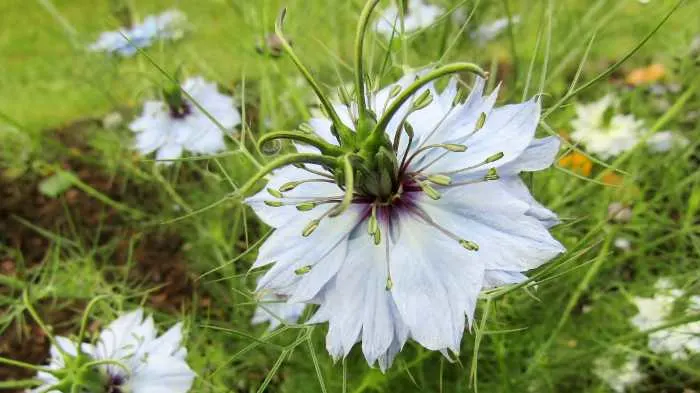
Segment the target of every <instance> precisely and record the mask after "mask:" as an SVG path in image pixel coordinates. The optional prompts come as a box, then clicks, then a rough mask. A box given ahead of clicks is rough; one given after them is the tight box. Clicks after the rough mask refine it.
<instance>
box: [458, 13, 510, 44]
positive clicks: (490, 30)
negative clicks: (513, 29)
mask: <svg viewBox="0 0 700 393" xmlns="http://www.w3.org/2000/svg"><path fill="white" fill-rule="evenodd" d="M511 23H512V24H514V25H516V24H518V23H520V15H515V16H513V18H511V19H508V18H500V19H496V20H494V21H492V22H489V23H485V24H483V25H481V26H479V27H478V28H477V29H476V30H474V31H473V32H472V33H470V37H471V38H472V39H473V40H475V41H476V42H477V43H478V44H479V45H486V44H487V43H488V42H489V41H493V39H495V38H496V37H498V36H499V35H500V34H501V33H503V32H504V31H505V30H506V29H507V28H508V25H509V24H511Z"/></svg>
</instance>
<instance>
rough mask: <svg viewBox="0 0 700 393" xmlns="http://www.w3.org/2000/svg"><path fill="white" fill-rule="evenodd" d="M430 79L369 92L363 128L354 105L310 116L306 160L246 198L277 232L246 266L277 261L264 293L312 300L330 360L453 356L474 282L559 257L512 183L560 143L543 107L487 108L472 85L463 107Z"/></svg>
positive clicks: (548, 158) (539, 218) (488, 99)
mask: <svg viewBox="0 0 700 393" xmlns="http://www.w3.org/2000/svg"><path fill="white" fill-rule="evenodd" d="M428 72H429V71H425V72H421V73H420V74H419V75H408V76H405V77H404V78H402V79H401V80H400V81H398V82H397V83H395V84H392V85H391V86H389V87H386V88H385V89H383V90H381V91H379V92H377V93H375V94H371V95H370V97H369V109H371V111H372V113H374V114H375V115H376V117H377V119H378V120H377V121H378V123H377V124H376V125H371V126H370V128H366V127H364V126H363V124H364V123H361V122H359V123H358V120H357V119H358V117H359V115H358V112H359V110H358V105H357V103H354V104H352V105H351V107H348V106H346V105H344V104H334V105H332V112H333V113H334V115H333V116H332V117H334V116H335V117H336V120H338V121H339V123H336V124H332V123H331V121H330V120H328V119H326V118H314V119H311V120H310V121H309V124H308V125H309V128H311V129H313V131H314V132H315V135H314V134H313V133H308V134H302V135H301V136H300V137H299V138H298V139H301V140H306V141H309V142H308V143H311V144H312V145H314V146H315V147H310V146H306V145H298V150H299V151H300V152H302V153H307V154H306V155H305V156H304V157H307V156H308V157H309V160H308V161H306V162H307V164H305V166H303V167H298V166H286V167H284V168H282V169H279V170H277V171H275V172H274V174H273V176H272V177H271V178H270V180H269V182H268V184H267V190H265V191H261V192H260V193H258V194H257V195H255V196H253V197H251V198H249V199H247V203H248V204H249V205H250V206H252V208H253V209H254V210H255V211H256V213H257V214H258V216H259V217H260V218H261V219H262V220H263V221H264V222H265V223H267V224H268V225H270V226H272V227H274V228H276V231H275V232H274V233H273V234H272V235H271V236H270V238H269V239H267V241H266V242H265V243H264V244H263V246H262V247H261V249H260V251H259V255H258V258H257V261H256V262H255V264H254V266H253V267H254V268H258V267H261V266H266V265H269V264H273V266H272V267H271V269H270V270H268V271H267V273H266V274H265V275H264V276H263V277H262V278H261V280H260V282H259V284H258V290H261V291H267V290H269V291H272V292H274V293H278V294H282V295H285V296H288V297H289V302H292V303H297V302H306V303H318V304H320V308H319V309H318V311H317V312H316V314H315V315H314V316H313V317H312V319H311V320H310V321H309V322H310V323H319V322H323V321H328V323H329V331H328V336H327V342H326V345H327V349H328V350H329V352H330V353H331V355H332V356H333V357H335V358H339V357H343V356H346V355H347V354H348V353H349V352H350V350H351V348H352V347H353V346H354V344H355V343H357V342H359V341H362V351H363V353H364V355H365V358H366V359H367V361H368V363H369V364H374V363H375V362H377V363H378V364H379V366H380V367H381V369H382V370H385V369H386V368H387V367H388V366H389V365H390V364H391V363H392V361H393V359H394V357H395V355H396V354H397V353H398V352H399V351H400V349H401V348H402V346H403V345H404V343H405V342H406V340H407V339H408V338H409V337H410V338H413V339H414V340H416V341H417V342H418V343H420V344H421V345H423V346H424V347H426V348H428V349H431V350H441V351H447V350H451V351H453V352H455V353H456V352H458V351H459V348H460V342H461V338H462V334H463V332H464V329H465V327H466V322H467V321H468V322H469V324H471V323H472V322H473V316H474V309H475V307H476V302H477V298H478V296H479V293H480V291H481V290H482V288H484V287H493V286H500V285H504V284H510V283H517V282H521V281H523V280H525V279H526V277H525V275H524V274H523V273H524V272H526V271H528V270H530V269H534V268H536V267H538V266H540V265H542V264H543V263H545V262H547V261H549V260H550V259H552V258H554V257H555V256H556V255H557V254H559V253H561V252H562V251H564V248H563V247H562V245H561V244H560V243H559V242H558V241H556V240H555V239H554V238H553V237H552V236H551V235H550V234H549V232H548V228H549V227H550V226H551V225H553V224H554V223H556V222H557V217H556V215H555V214H554V213H552V212H551V211H549V210H547V209H546V208H544V207H543V206H542V205H540V204H539V203H537V202H536V201H535V200H534V199H533V197H532V196H531V195H530V193H529V191H528V189H527V187H526V186H525V184H524V183H523V181H522V180H521V179H520V178H519V176H518V174H519V173H520V172H522V171H538V170H542V169H545V168H547V167H549V166H550V165H551V164H552V162H553V160H554V158H555V156H556V153H557V151H558V149H559V140H558V139H557V138H556V137H549V138H544V139H535V130H536V128H537V125H538V122H539V116H540V103H539V101H538V100H536V99H532V100H530V101H527V102H525V103H522V104H514V105H506V106H502V107H494V103H495V101H496V97H497V94H498V93H497V92H493V93H491V94H490V95H488V96H483V93H484V86H485V81H484V80H483V79H481V78H478V79H477V81H476V84H475V86H474V88H473V90H472V92H471V94H470V95H469V97H468V98H467V99H466V101H464V102H463V103H462V102H460V101H459V100H457V99H456V98H457V96H458V89H457V81H456V80H455V79H452V80H451V81H450V83H449V84H448V86H447V87H446V88H445V89H444V91H442V92H438V91H437V90H436V88H435V85H434V84H433V82H427V80H426V79H421V81H422V80H425V81H426V82H420V81H418V82H417V81H416V78H418V77H424V76H425V75H427V74H426V73H428ZM431 75H433V74H431ZM426 78H427V77H426ZM411 86H412V87H411ZM418 86H422V87H420V88H419V87H418ZM413 91H415V94H411V92H413ZM399 92H406V93H404V94H403V95H402V93H399ZM397 96H400V97H402V98H401V101H400V102H399V99H398V98H395V97H397ZM409 97H413V101H410V100H409ZM426 97H428V98H426ZM370 124H374V123H370ZM369 129H371V130H372V131H371V134H368V135H365V136H362V135H363V134H364V133H366V132H368V130H369ZM334 135H335V136H334ZM290 138H291V137H290ZM291 139H294V138H291ZM338 140H341V141H343V142H342V143H341V144H340V146H338V145H337V141H338ZM374 142H377V143H378V144H379V145H374V144H373V143H374ZM353 143H356V144H357V145H353ZM317 148H319V149H321V151H324V150H325V151H326V152H327V153H328V154H330V155H332V154H336V155H338V154H341V153H342V155H339V156H338V157H337V158H332V157H329V156H327V155H324V156H320V155H317V154H313V153H315V152H317V151H318V150H317ZM369 149H377V150H376V153H368V151H370V150H369ZM363 155H364V156H363ZM283 159H284V157H283ZM308 162H312V163H308ZM316 164H321V165H316ZM280 166H282V165H280ZM351 174H352V175H351ZM336 181H337V182H338V183H336ZM465 317H466V318H465Z"/></svg>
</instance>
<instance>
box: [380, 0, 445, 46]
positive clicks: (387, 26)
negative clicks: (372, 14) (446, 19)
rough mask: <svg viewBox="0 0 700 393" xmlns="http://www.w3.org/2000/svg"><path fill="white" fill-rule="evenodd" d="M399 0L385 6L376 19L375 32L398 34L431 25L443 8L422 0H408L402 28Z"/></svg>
mask: <svg viewBox="0 0 700 393" xmlns="http://www.w3.org/2000/svg"><path fill="white" fill-rule="evenodd" d="M399 1H402V0H398V1H393V2H392V3H391V5H390V6H389V7H387V8H386V9H385V10H384V12H383V13H382V15H381V16H380V17H379V20H378V21H377V32H379V33H380V34H383V35H384V36H387V37H390V36H391V35H392V34H393V35H398V34H400V33H401V32H402V31H403V32H405V33H411V32H414V31H417V30H420V29H423V28H426V27H428V26H430V25H432V24H433V23H434V22H435V21H436V20H437V19H438V17H440V15H442V13H443V9H442V8H440V7H438V6H436V5H434V4H429V3H427V2H425V1H424V0H408V1H407V2H406V3H405V4H406V6H405V7H406V8H405V9H404V10H403V11H404V15H403V30H402V27H401V26H402V21H401V16H402V10H401V9H400V8H399V4H398V3H399Z"/></svg>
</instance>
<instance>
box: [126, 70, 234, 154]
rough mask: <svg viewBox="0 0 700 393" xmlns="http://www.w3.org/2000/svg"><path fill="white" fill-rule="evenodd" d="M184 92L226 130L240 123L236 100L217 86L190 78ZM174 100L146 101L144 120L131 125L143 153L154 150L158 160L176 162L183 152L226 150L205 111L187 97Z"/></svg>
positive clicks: (195, 152) (219, 134) (141, 118)
mask: <svg viewBox="0 0 700 393" xmlns="http://www.w3.org/2000/svg"><path fill="white" fill-rule="evenodd" d="M176 90H177V89H176ZM182 90H184V91H186V92H187V93H188V94H189V95H190V96H192V98H193V100H194V101H195V102H196V103H197V104H199V105H201V106H202V107H203V108H204V109H205V110H206V111H207V112H208V113H209V115H211V116H212V117H213V118H214V119H216V121H217V122H218V123H219V125H221V126H223V127H224V128H226V129H227V130H228V129H232V128H233V127H235V126H237V125H238V124H240V123H241V116H240V114H239V113H238V111H237V109H236V108H235V107H234V105H233V98H231V97H229V96H226V95H223V94H221V93H219V91H218V90H217V87H216V84H215V83H209V82H207V81H205V80H204V79H203V78H201V77H196V78H190V79H187V80H186V81H185V83H183V84H182ZM177 93H178V94H179V90H177ZM175 101H177V102H176V103H168V102H166V101H146V102H145V103H144V106H143V114H142V115H141V117H139V118H138V119H136V120H135V121H133V122H132V123H131V124H130V125H129V128H130V129H131V130H132V131H134V132H135V133H136V149H137V150H138V151H139V152H140V153H141V154H144V155H146V154H150V153H152V152H154V151H155V152H156V159H157V160H173V159H177V158H179V157H180V156H181V155H182V153H183V151H189V152H191V153H194V154H214V153H217V152H219V151H221V150H224V149H225V148H226V143H225V142H224V133H223V132H222V131H221V129H220V128H219V125H217V124H216V123H214V122H213V121H212V120H211V119H210V118H209V116H207V114H206V113H205V112H203V111H202V110H200V109H199V107H198V106H197V105H195V104H194V103H192V102H191V101H190V100H189V99H188V98H186V97H184V95H180V98H179V99H178V100H175ZM164 163H167V161H165V162H164Z"/></svg>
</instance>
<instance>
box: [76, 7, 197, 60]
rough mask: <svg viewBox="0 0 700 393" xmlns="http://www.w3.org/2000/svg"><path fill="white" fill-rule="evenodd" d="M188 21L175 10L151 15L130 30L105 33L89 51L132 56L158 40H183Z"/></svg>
mask: <svg viewBox="0 0 700 393" xmlns="http://www.w3.org/2000/svg"><path fill="white" fill-rule="evenodd" d="M186 20H187V18H186V16H185V14H183V13H182V12H181V11H179V10H175V9H173V10H168V11H165V12H162V13H160V14H158V15H149V16H147V17H146V18H145V19H144V20H143V22H142V23H140V24H137V25H135V26H133V27H132V28H130V29H125V28H121V29H119V30H117V31H106V32H103V33H102V34H100V37H99V38H98V39H97V41H96V42H95V43H93V44H92V45H90V46H89V47H88V49H89V50H91V51H95V52H109V53H113V54H117V55H121V56H125V57H128V56H132V55H134V54H135V53H136V52H138V49H141V48H146V47H148V46H151V45H152V44H153V43H154V42H155V41H157V40H173V41H175V40H179V39H181V38H182V37H183V36H184V34H185V28H186ZM125 36H126V37H125ZM127 38H128V39H127Z"/></svg>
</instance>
